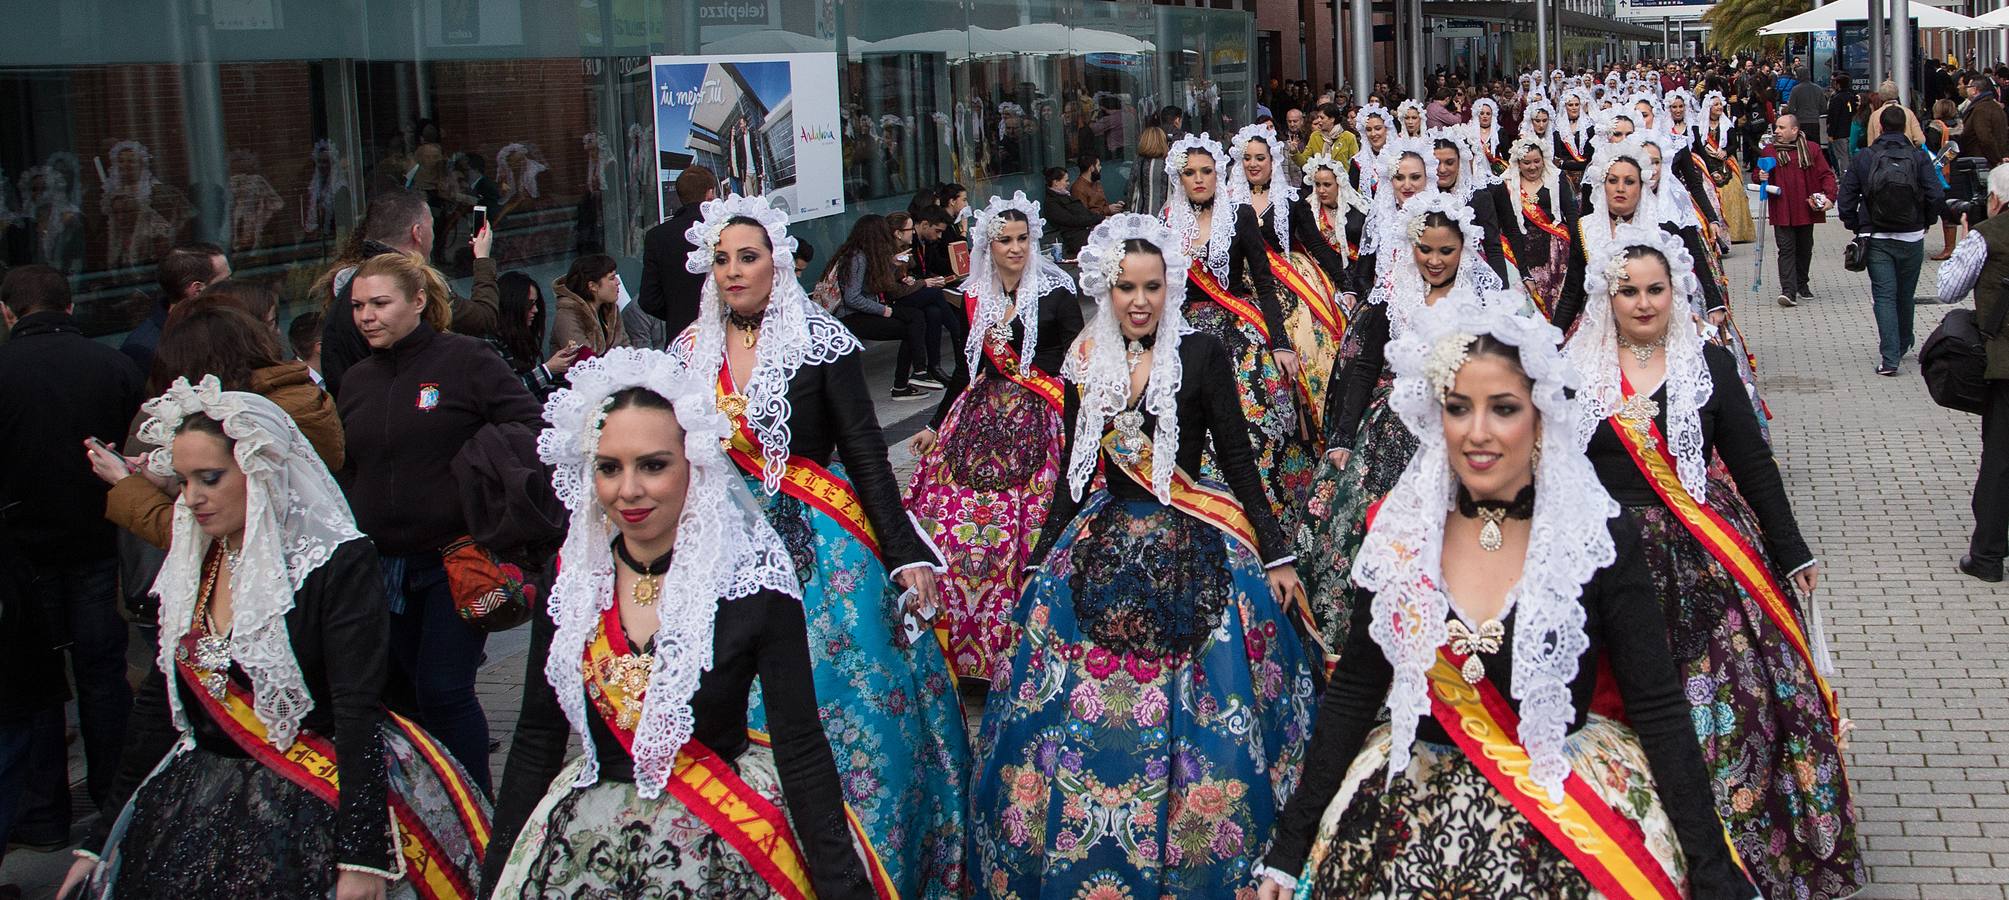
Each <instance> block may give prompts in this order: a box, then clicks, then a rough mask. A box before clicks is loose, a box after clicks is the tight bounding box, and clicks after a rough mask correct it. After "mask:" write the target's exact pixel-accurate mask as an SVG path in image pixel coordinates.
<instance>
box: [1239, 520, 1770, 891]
mask: <svg viewBox="0 0 2009 900" xmlns="http://www.w3.org/2000/svg"><path fill="white" fill-rule="evenodd" d="M1608 527H1609V528H1610V531H1611V535H1612V540H1613V541H1615V542H1616V543H1617V549H1618V558H1617V561H1616V562H1614V563H1612V564H1611V565H1610V566H1606V567H1605V568H1603V569H1599V570H1598V571H1597V572H1596V573H1595V574H1593V575H1592V576H1591V579H1590V581H1589V583H1587V584H1585V585H1584V589H1583V594H1582V596H1581V598H1580V599H1581V601H1582V603H1583V606H1584V612H1585V615H1586V619H1585V622H1584V631H1585V633H1586V634H1587V635H1588V636H1589V637H1590V646H1589V648H1588V649H1586V650H1585V651H1584V655H1583V657H1582V658H1581V659H1579V660H1578V663H1577V676H1576V679H1575V680H1574V681H1572V682H1570V698H1571V701H1572V702H1573V703H1574V705H1575V707H1576V719H1575V721H1574V723H1573V724H1572V725H1571V730H1572V731H1574V730H1576V729H1578V728H1581V727H1583V724H1584V720H1585V716H1586V714H1587V713H1588V712H1589V710H1590V703H1591V696H1592V694H1593V692H1594V689H1595V687H1596V683H1597V678H1598V669H1599V662H1600V661H1601V660H1600V658H1602V661H1603V662H1606V663H1609V665H1610V670H1611V674H1612V676H1613V678H1614V680H1615V681H1616V682H1617V686H1618V691H1619V694H1620V696H1621V697H1622V698H1623V699H1624V701H1625V714H1626V718H1627V719H1628V720H1629V724H1630V725H1631V727H1632V729H1633V730H1634V731H1636V732H1638V733H1639V742H1640V746H1641V747H1642V748H1643V749H1645V751H1646V759H1647V762H1648V764H1649V765H1651V766H1652V767H1653V780H1654V787H1655V789H1656V790H1657V791H1658V792H1659V794H1660V803H1661V806H1662V807H1664V808H1665V809H1666V810H1667V816H1668V818H1669V819H1670V820H1672V821H1673V823H1674V831H1675V835H1676V837H1677V839H1678V840H1679V841H1680V843H1681V852H1682V854H1683V855H1684V856H1685V857H1687V861H1688V869H1689V872H1688V875H1689V884H1690V889H1691V891H1692V892H1693V893H1692V894H1691V896H1694V897H1697V898H1718V897H1725V898H1736V900H1749V898H1751V897H1755V896H1757V894H1758V891H1757V889H1756V888H1754V887H1752V886H1751V883H1750V880H1749V879H1747V878H1745V876H1744V873H1743V872H1742V871H1741V870H1739V869H1738V868H1737V864H1736V862H1735V861H1734V860H1733V859H1731V857H1730V852H1729V846H1728V845H1727V844H1726V843H1725V842H1724V839H1723V824H1722V821H1721V820H1720V819H1718V818H1717V816H1716V807H1715V800H1714V797H1715V794H1714V792H1713V791H1712V789H1711V788H1710V785H1709V774H1708V771H1707V770H1706V769H1705V768H1704V767H1703V763H1702V749H1701V747H1700V745H1698V744H1697V743H1696V742H1695V727H1694V724H1693V719H1692V714H1691V712H1690V708H1689V705H1688V698H1687V696H1686V695H1684V694H1683V693H1682V686H1681V677H1680V673H1679V671H1678V670H1677V669H1676V668H1675V666H1674V659H1673V657H1671V656H1670V655H1669V654H1668V649H1667V626H1666V620H1665V619H1664V618H1663V617H1662V616H1661V613H1660V601H1659V599H1658V598H1657V597H1656V596H1655V595H1654V590H1653V585H1652V582H1651V581H1650V580H1649V578H1648V576H1647V572H1646V567H1645V564H1644V563H1643V562H1641V559H1642V557H1641V554H1640V549H1639V538H1638V535H1637V530H1636V529H1634V528H1633V527H1631V525H1630V523H1628V522H1627V521H1626V519H1625V514H1623V513H1621V514H1619V515H1618V516H1617V517H1614V518H1613V519H1612V520H1611V521H1610V523H1608ZM1373 610H1374V603H1373V597H1372V595H1371V594H1370V595H1368V596H1365V597H1362V598H1361V599H1360V600H1359V601H1358V602H1356V603H1355V604H1354V607H1353V628H1352V631H1351V632H1350V633H1349V635H1348V637H1347V643H1346V649H1345V650H1343V651H1341V652H1340V656H1339V667H1338V668H1337V669H1336V670H1334V671H1333V673H1332V680H1331V681H1330V682H1329V683H1328V685H1327V687H1326V690H1325V697H1324V699H1323V700H1321V701H1320V703H1319V708H1318V722H1317V725H1316V727H1315V730H1314V731H1313V732H1312V738H1311V746H1310V747H1309V748H1308V749H1307V751H1306V754H1305V768H1304V780H1303V781H1302V782H1300V783H1299V785H1298V789H1297V793H1296V794H1294V795H1293V796H1292V797H1291V799H1290V803H1289V804H1288V805H1286V806H1285V807H1284V811H1283V815H1282V816H1280V817H1279V818H1278V820H1277V830H1276V839H1275V843H1274V844H1273V845H1272V846H1271V849H1270V853H1269V856H1268V857H1266V858H1265V860H1264V864H1265V865H1267V866H1269V867H1271V868H1274V869H1277V870H1279V871H1282V872H1291V873H1295V872H1298V871H1300V870H1302V869H1303V868H1304V862H1305V858H1306V856H1307V855H1309V852H1310V849H1311V842H1312V839H1313V837H1314V832H1316V831H1317V829H1318V823H1319V818H1320V816H1322V815H1323V814H1324V813H1325V809H1326V807H1327V806H1328V805H1330V804H1331V803H1332V800H1333V797H1334V796H1335V795H1337V794H1338V793H1339V788H1340V783H1341V781H1342V780H1344V778H1345V776H1346V771H1347V769H1348V768H1349V767H1351V766H1352V765H1353V760H1354V757H1355V756H1357V755H1358V754H1359V753H1360V748H1361V746H1362V745H1363V744H1365V743H1366V741H1367V735H1368V732H1370V731H1372V730H1373V729H1374V727H1375V725H1376V724H1378V721H1377V720H1379V719H1380V718H1381V711H1382V704H1383V701H1384V700H1386V698H1387V696H1388V688H1389V686H1390V685H1391V684H1392V683H1393V682H1394V678H1395V670H1394V668H1393V667H1392V666H1391V665H1390V664H1389V662H1388V658H1387V657H1386V656H1384V655H1383V654H1382V651H1381V647H1380V645H1378V644H1376V643H1375V642H1374V638H1373V637H1372V636H1371V635H1370V634H1369V631H1370V628H1369V625H1370V623H1371V622H1372V620H1373V617H1374V615H1373ZM1512 619H1513V613H1512V612H1511V611H1510V612H1509V613H1508V615H1507V616H1506V617H1505V618H1504V619H1502V620H1501V624H1503V625H1506V626H1507V634H1506V637H1505V638H1504V639H1503V640H1502V641H1501V645H1500V652H1498V653H1492V654H1486V655H1483V656H1481V657H1480V660H1481V662H1483V663H1484V664H1485V667H1486V678H1487V679H1488V680H1490V681H1492V683H1493V685H1494V686H1495V687H1497V688H1498V689H1499V691H1500V693H1501V694H1502V695H1503V696H1505V697H1506V698H1507V702H1508V703H1509V704H1511V705H1513V706H1514V708H1515V709H1516V710H1518V709H1519V708H1520V702H1519V701H1518V700H1515V699H1514V697H1513V659H1514V641H1513V636H1514V629H1513V622H1512ZM1416 739H1417V740H1418V741H1429V742H1432V743H1439V744H1450V743H1451V738H1450V735H1448V734H1446V733H1445V731H1444V728H1443V726H1442V725H1441V724H1439V723H1438V721H1437V720H1436V719H1435V718H1434V717H1426V718H1424V719H1423V720H1422V721H1421V722H1419V723H1418V724H1417V729H1416ZM1377 777H1378V776H1377Z"/></svg>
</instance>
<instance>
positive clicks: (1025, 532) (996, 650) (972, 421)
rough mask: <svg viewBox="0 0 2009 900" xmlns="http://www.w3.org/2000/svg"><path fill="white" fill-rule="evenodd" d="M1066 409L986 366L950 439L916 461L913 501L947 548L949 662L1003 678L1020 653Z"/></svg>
mask: <svg viewBox="0 0 2009 900" xmlns="http://www.w3.org/2000/svg"><path fill="white" fill-rule="evenodd" d="M1060 444H1061V423H1060V413H1059V412H1058V411H1057V410H1055V409H1054V408H1053V407H1052V406H1051V405H1049V404H1048V403H1047V402H1046V401H1045V400H1042V399H1040V397H1039V396H1038V395H1037V394H1034V393H1033V392H1032V391H1030V390H1028V389H1026V388H1024V387H1021V386H1020V385H1018V384H1017V383H1016V382H1013V381H1012V380H1011V379H1009V378H1005V377H1003V376H1001V375H998V374H995V373H992V372H984V373H981V374H979V375H978V376H977V378H976V380H975V382H973V383H972V384H971V385H970V388H969V390H967V391H965V392H964V393H963V395H962V396H961V397H959V398H957V399H956V402H955V404H954V405H953V406H951V407H950V409H949V415H948V417H947V418H946V419H944V420H943V422H942V432H941V440H939V441H937V442H936V443H935V446H934V447H932V448H930V449H929V451H928V452H927V453H926V454H924V455H923V456H922V457H921V459H920V461H919V463H918V464H916V466H915V468H914V478H913V481H912V482H911V483H910V484H909V485H908V488H907V509H908V510H910V511H911V512H913V514H914V518H915V519H916V520H917V521H918V522H919V523H920V527H921V533H922V534H924V535H926V536H927V537H928V539H929V540H931V541H933V542H934V544H935V547H936V548H937V549H939V550H940V551H941V553H942V557H943V559H942V562H943V564H944V565H945V566H947V568H948V570H949V573H948V575H947V577H945V578H943V579H941V589H942V600H943V603H942V606H943V610H944V613H943V614H944V617H945V619H946V621H947V628H948V632H949V662H950V665H951V666H953V667H954V669H955V672H956V674H957V675H958V676H960V677H963V678H981V679H985V680H994V679H995V675H994V674H993V672H994V670H995V669H997V668H999V667H1001V666H1003V665H1004V663H1005V659H1004V657H1005V655H1006V654H1009V653H1010V652H1011V643H1012V636H1013V629H1012V622H1011V612H1012V607H1014V606H1015V605H1017V603H1018V589H1019V584H1020V583H1021V581H1022V579H1023V577H1024V572H1025V563H1026V557H1027V556H1029V555H1030V554H1031V553H1032V548H1033V545H1034V544H1036V543H1038V542H1039V528H1040V525H1041V523H1043V522H1045V521H1046V508H1047V504H1048V503H1049V502H1050V501H1051V500H1052V499H1053V491H1054V485H1055V484H1056V483H1057V482H1058V481H1059V479H1060Z"/></svg>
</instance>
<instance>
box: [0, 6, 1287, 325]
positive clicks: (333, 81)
mask: <svg viewBox="0 0 2009 900" xmlns="http://www.w3.org/2000/svg"><path fill="white" fill-rule="evenodd" d="M1252 18H1253V17H1252V15H1251V14H1250V13H1247V12H1243V11H1237V10H1225V9H1201V8H1191V7H1177V6H1162V5H1154V4H1152V3H1149V2H1144V0H1068V2H1060V0H312V2H308V0H64V2H55V0H0V21H7V22H9V23H12V24H11V25H10V26H9V28H7V29H6V30H5V32H4V33H0V226H4V228H5V232H4V240H0V246H4V254H5V255H4V259H5V262H6V263H7V264H9V265H10V266H11V265H19V264H24V263H30V262H41V263H48V264H51V265H55V266H57V267H59V268H61V269H62V270H64V271H65V272H68V273H70V274H71V275H72V276H73V279H74V284H75V286H76V289H77V294H78V301H79V309H78V311H79V315H80V317H81V318H82V320H83V322H84V324H85V327H86V328H87V330H88V331H90V332H91V333H93V334H97V335H107V336H108V335H115V334H117V333H120V332H123V331H125V330H128V329H129V328H130V327H131V325H132V324H133V323H134V322H135V321H137V320H138V319H139V318H140V317H141V316H143V315H144V313H145V311H146V308H147V303H148V302H150V301H147V300H146V299H144V298H143V297H141V296H140V294H142V293H145V292H151V291H153V290H155V288H154V286H153V284H152V282H153V279H154V269H155V262H156V261H157V260H158V259H159V257H160V256H161V254H162V253H163V252H165V251H166V249H167V248H168V247H170V246H172V245H174V244H176V243H180V242H184V241H197V240H203V241H211V242H214V243H217V244H219V245H222V246H223V247H225V248H226V249H227V250H228V252H229V254H230V257H231V262H232V265H233V267H234V268H235V270H236V272H237V274H238V277H249V278H260V279H266V280H269V281H271V282H272V283H274V284H275V286H277V287H278V288H279V289H280V292H281V294H282V296H283V297H284V298H285V299H286V302H287V307H286V308H285V310H284V311H283V312H282V318H286V317H290V316H291V315H293V314H295V313H297V312H298V311H299V310H300V309H302V308H304V304H305V302H306V300H305V298H306V293H307V290H306V289H307V286H308V285H309V284H310V283H311V282H312V281H313V279H314V278H315V277H316V276H317V275H319V274H320V271H321V269H322V268H323V266H324V264H325V263H326V261H328V260H330V259H332V258H333V256H334V254H335V252H336V250H337V248H338V247H339V246H340V243H341V241H343V240H344V239H345V238H346V237H347V235H348V233H349V231H350V230H351V228H352V227H353V226H354V225H355V223H356V222H357V221H358V219H359V218H360V216H361V214H362V210H363V209H364V207H365V205H366V204H367V203H368V201H369V198H370V197H372V196H373V195H375V194H376V193H378V192H381V191H386V190H395V189H399V188H404V187H411V188H414V189H418V190H422V191H425V192H427V194H428V196H429V197H431V198H433V200H434V208H435V211H436V214H437V216H436V219H435V232H436V242H435V252H434V262H435V264H436V265H438V266H439V267H440V268H441V269H442V270H444V271H445V272H446V273H447V274H448V275H449V276H460V277H464V276H465V275H466V274H467V272H468V271H469V269H470V263H469V261H468V255H469V254H468V250H467V238H468V235H469V231H470V228H471V227H472V216H471V215H470V211H471V208H472V206H473V205H474V204H475V203H476V202H480V201H481V200H484V199H485V200H487V201H488V202H487V204H486V205H488V206H489V213H488V214H489V216H490V218H491V219H492V220H494V221H495V223H496V235H497V239H496V244H495V255H496V256H497V258H498V261H499V263H500V265H501V267H502V268H503V269H504V270H509V269H522V270H525V271H529V272H531V273H532V274H533V275H535V276H537V277H538V279H539V280H540V281H541V282H544V283H547V284H548V283H549V281H550V279H551V278H553V277H555V276H556V275H557V274H560V273H562V271H563V270H564V267H565V266H566V265H567V264H569V261H570V260H571V259H572V258H573V257H575V256H577V255H579V254H582V253H589V252H606V253H610V254H613V255H614V256H616V257H617V258H618V259H619V260H620V262H621V270H622V272H623V273H624V275H625V278H626V280H627V281H628V283H629V284H631V285H632V284H637V283H639V278H640V269H641V263H640V258H639V253H640V249H641V243H642V235H643V232H644V231H645V230H646V229H647V228H648V227H649V226H650V225H653V224H654V223H655V222H657V221H659V219H660V218H661V217H662V216H663V215H664V214H665V212H666V211H665V210H664V209H663V207H664V205H665V197H666V196H673V195H671V193H670V192H668V191H666V190H665V189H664V187H665V186H664V184H663V183H662V177H663V176H662V174H661V172H662V168H663V166H662V165H659V164H663V165H666V163H664V161H663V160H662V159H660V158H659V156H660V154H659V152H658V148H657V147H656V141H655V136H654V124H655V121H656V120H655V117H654V105H653V103H652V99H653V98H652V97H651V80H650V78H651V66H650V57H652V56H656V55H723V54H749V53H828V54H831V58H832V59H833V60H834V61H835V63H836V65H835V70H836V73H837V79H838V82H839V84H838V90H837V97H838V103H839V105H840V107H841V123H842V126H841V130H842V134H841V135H839V136H838V137H839V138H840V139H841V141H842V145H843V159H844V164H843V176H842V177H843V190H842V196H843V206H844V211H843V213H842V214H841V215H832V216H825V217H822V218H817V219H813V220H810V221H807V222H804V223H803V224H802V225H801V226H799V228H798V232H797V233H798V235H799V236H801V237H803V238H805V239H807V240H808V241H810V242H811V243H812V244H814V245H815V246H816V247H817V248H818V249H819V251H821V252H822V253H828V251H829V250H830V249H832V248H834V247H835V246H836V245H837V244H838V243H839V242H840V241H841V240H842V238H843V236H844V233H845V232H846V231H847V230H848V229H849V226H850V223H851V222H853V221H855V220H856V218H857V217H858V216H860V215H863V214H866V213H873V212H879V213H883V212H890V211H893V210H897V209H905V208H906V207H907V204H908V201H909V200H910V199H911V197H912V196H913V194H914V192H915V191H917V190H919V189H922V188H925V187H928V186H931V185H934V184H936V183H939V182H949V181H953V182H958V183H962V184H964V185H966V186H968V187H969V188H970V190H971V193H972V195H973V199H976V200H978V202H981V200H982V198H984V197H987V196H988V195H989V194H990V193H992V192H1006V193H1008V192H1009V191H1011V190H1014V189H1022V190H1026V191H1027V192H1028V193H1029V194H1030V193H1035V192H1036V191H1037V190H1038V189H1039V182H1040V177H1039V175H1038V173H1039V172H1040V171H1041V170H1043V169H1044V168H1046V167H1048V166H1056V165H1069V164H1070V161H1071V160H1072V159H1074V158H1076V156H1077V155H1078V154H1080V153H1082V152H1095V153H1097V154H1099V155H1102V156H1105V157H1108V158H1111V159H1118V160H1121V159H1127V158H1128V157H1129V156H1130V149H1129V148H1131V147H1132V146H1134V143H1135V139H1136V136H1137V133H1138V130H1139V128H1140V127H1141V124H1142V118H1143V117H1144V116H1145V115H1147V114H1148V112H1149V111H1150V110H1152V109H1155V108H1158V107H1162V106H1165V105H1178V106H1181V107H1183V108H1185V109H1186V110H1187V114H1188V121H1187V126H1188V127H1189V128H1191V129H1192V130H1195V131H1198V130H1208V129H1211V130H1213V131H1215V132H1216V133H1217V134H1219V133H1221V132H1224V131H1231V130H1232V129H1233V128H1236V127H1239V126H1240V125H1241V124H1243V123H1245V122H1246V121H1247V120H1248V119H1249V117H1250V115H1251V112H1252V110H1253V107H1254V101H1253V91H1252V81H1251V79H1252V77H1253V76H1252V74H1251V65H1250V63H1251V59H1250V55H1251V51H1252V49H1253V48H1252V42H1253V40H1254V37H1253V23H1252ZM791 112H792V110H790V109H789V108H786V107H782V108H774V109H764V110H762V114H763V116H764V120H763V124H762V127H763V128H764V129H767V130H769V131H772V132H786V131H787V130H788V128H789V126H790V124H791V123H790V115H791ZM749 146H751V145H749ZM763 146H764V147H766V148H771V149H765V150H763V151H762V152H763V153H764V156H763V159H762V162H761V165H762V167H763V170H764V172H765V173H766V175H767V176H768V177H770V179H780V178H782V177H784V176H785V177H787V178H793V160H792V159H791V158H789V157H788V154H787V150H786V149H785V148H787V147H788V146H790V145H789V142H787V141H776V142H771V143H768V144H765V145H763ZM729 151H730V148H725V147H719V148H715V152H718V153H726V152H729ZM693 155H694V156H702V155H703V154H702V153H701V152H700V153H695V154H693ZM720 162H721V164H725V163H726V162H728V161H726V160H723V159H721V160H720ZM1106 168H1108V169H1109V170H1110V172H1111V175H1110V181H1111V182H1112V183H1111V184H1110V186H1109V188H1110V191H1109V192H1110V194H1111V195H1112V196H1119V195H1118V193H1117V192H1118V191H1119V190H1120V189H1121V188H1122V184H1123V178H1124V171H1125V167H1123V166H1120V165H1115V166H1110V167H1106ZM769 183H775V181H773V180H770V182H769ZM820 261H821V260H820V259H819V263H820ZM546 295H547V296H549V294H548V292H547V294H546Z"/></svg>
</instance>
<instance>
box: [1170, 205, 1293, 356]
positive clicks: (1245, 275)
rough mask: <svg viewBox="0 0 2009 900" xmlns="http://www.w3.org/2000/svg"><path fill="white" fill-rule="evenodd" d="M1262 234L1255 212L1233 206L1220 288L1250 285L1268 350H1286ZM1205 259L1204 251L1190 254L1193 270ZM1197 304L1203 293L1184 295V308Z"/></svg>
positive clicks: (1287, 344)
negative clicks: (1266, 332)
mask: <svg viewBox="0 0 2009 900" xmlns="http://www.w3.org/2000/svg"><path fill="white" fill-rule="evenodd" d="M1216 208H1217V209H1218V207H1216ZM1263 233H1264V232H1263V226H1262V225H1261V224H1260V223H1258V222H1257V221H1256V211H1255V210H1254V209H1251V208H1250V207H1249V206H1248V205H1247V204H1237V205H1236V206H1235V228H1234V234H1233V235H1232V236H1230V237H1229V246H1228V280H1227V282H1226V283H1225V284H1222V285H1221V287H1223V288H1226V289H1227V290H1230V291H1235V292H1237V293H1240V292H1241V286H1242V285H1244V284H1250V285H1253V286H1254V287H1255V290H1256V304H1257V306H1259V307H1260V308H1261V309H1262V311H1263V322H1264V324H1265V325H1266V327H1268V328H1269V332H1270V349H1271V350H1273V351H1282V350H1289V349H1291V345H1290V332H1289V331H1287V330H1285V329H1284V313H1283V306H1282V305H1281V304H1279V303H1278V302H1277V281H1276V274H1275V273H1274V272H1272V271H1271V270H1270V254H1269V245H1268V244H1266V243H1264V242H1263ZM1206 259H1207V248H1205V247H1201V248H1200V249H1198V250H1195V251H1193V266H1194V267H1195V268H1198V267H1201V266H1204V265H1206ZM1201 302H1207V299H1206V295H1205V294H1202V293H1200V292H1199V291H1198V290H1188V291H1187V292H1186V305H1188V306H1191V305H1193V304H1195V303H1201Z"/></svg>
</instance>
